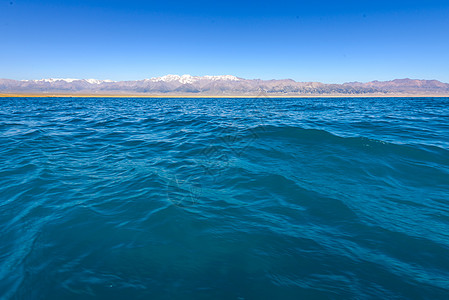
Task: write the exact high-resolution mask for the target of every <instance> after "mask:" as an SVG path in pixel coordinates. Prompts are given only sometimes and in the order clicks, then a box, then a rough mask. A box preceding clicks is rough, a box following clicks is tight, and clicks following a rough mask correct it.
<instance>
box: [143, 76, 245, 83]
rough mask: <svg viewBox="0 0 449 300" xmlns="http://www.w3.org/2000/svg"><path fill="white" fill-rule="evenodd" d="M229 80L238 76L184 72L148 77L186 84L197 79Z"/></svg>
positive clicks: (234, 79) (154, 80)
mask: <svg viewBox="0 0 449 300" xmlns="http://www.w3.org/2000/svg"><path fill="white" fill-rule="evenodd" d="M204 79H206V80H214V81H216V80H229V81H238V80H239V78H237V77H236V76H232V75H220V76H210V75H206V76H192V75H189V74H185V75H182V76H179V75H171V74H169V75H165V76H162V77H153V78H151V79H149V80H150V81H152V82H159V81H164V82H173V81H178V82H180V83H182V84H187V83H194V82H196V81H199V80H204Z"/></svg>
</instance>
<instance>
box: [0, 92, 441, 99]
mask: <svg viewBox="0 0 449 300" xmlns="http://www.w3.org/2000/svg"><path fill="white" fill-rule="evenodd" d="M426 97H428V98H446V97H449V94H448V95H442V94H361V95H354V94H334V95H332V94H331V95H267V94H259V95H190V94H184V95H176V94H174V95H153V94H151V95H143V94H101V95H100V94H5V93H3V94H0V98H426Z"/></svg>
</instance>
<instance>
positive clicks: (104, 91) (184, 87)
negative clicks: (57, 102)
mask: <svg viewBox="0 0 449 300" xmlns="http://www.w3.org/2000/svg"><path fill="white" fill-rule="evenodd" d="M0 93H2V94H43V95H45V94H71V95H72V94H73V95H77V94H78V95H81V94H83V95H86V94H92V95H95V94H98V95H192V96H197V95H198V96H199V95H203V96H236V95H241V96H257V95H259V94H260V93H264V94H266V95H272V96H320V95H322V96H326V95H356V96H364V95H374V96H375V95H386V96H388V95H392V96H393V95H449V84H447V83H443V82H440V81H437V80H417V79H395V80H391V81H371V82H366V83H361V82H347V83H344V84H324V83H320V82H296V81H294V80H291V79H282V80H260V79H244V78H239V77H236V76H232V75H223V76H191V75H182V76H179V75H166V76H162V77H154V78H151V79H143V80H136V81H111V80H97V79H58V78H50V79H41V80H11V79H0Z"/></svg>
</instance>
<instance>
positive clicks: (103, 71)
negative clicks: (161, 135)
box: [0, 0, 449, 83]
mask: <svg viewBox="0 0 449 300" xmlns="http://www.w3.org/2000/svg"><path fill="white" fill-rule="evenodd" d="M0 1H1V2H0V78H9V79H19V80H22V79H41V78H81V79H82V78H84V79H87V78H95V79H111V80H139V79H144V78H151V77H157V76H163V75H167V74H179V75H182V74H191V75H196V76H203V75H227V74H229V75H235V76H238V77H242V78H248V79H256V78H260V79H286V78H290V79H294V80H296V81H320V82H324V83H343V82H351V81H362V82H366V81H372V80H391V79H396V78H414V79H436V80H440V81H443V82H449V1H448V0H444V1H441V0H427V1H426V0H422V1H415V0H409V1H395V0H389V1H387V0H377V1H372V0H371V1H364V0H358V1H349V0H341V1H338V0H334V1H325V0H318V1H302V0H298V1H283V0H278V1H254V2H249V1H234V0H228V1H138V0H128V1H117V0H97V1H93V0H92V1H86V0H66V1H56V0H40V1H32V0H0Z"/></svg>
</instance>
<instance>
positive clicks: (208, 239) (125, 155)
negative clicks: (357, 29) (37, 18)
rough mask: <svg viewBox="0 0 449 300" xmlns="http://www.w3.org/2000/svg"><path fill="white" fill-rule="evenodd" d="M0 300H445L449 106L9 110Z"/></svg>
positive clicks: (2, 140) (247, 103)
mask: <svg viewBox="0 0 449 300" xmlns="http://www.w3.org/2000/svg"><path fill="white" fill-rule="evenodd" d="M0 145H1V147H0V298H2V299H90V298H92V299H93V298H98V299H176V298H178V299H379V298H383V299H385V298H388V299H403V298H408V299H448V298H449V98H415V99H408V98H383V99H373V98H371V99H356V98H355V99H345V98H341V99H267V98H264V97H259V98H255V99H112V98H104V99H103V98H96V99H86V98H59V99H58V98H40V99H32V98H28V99H26V98H0Z"/></svg>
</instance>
